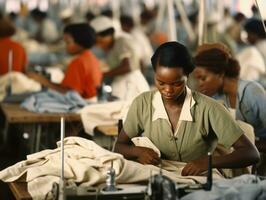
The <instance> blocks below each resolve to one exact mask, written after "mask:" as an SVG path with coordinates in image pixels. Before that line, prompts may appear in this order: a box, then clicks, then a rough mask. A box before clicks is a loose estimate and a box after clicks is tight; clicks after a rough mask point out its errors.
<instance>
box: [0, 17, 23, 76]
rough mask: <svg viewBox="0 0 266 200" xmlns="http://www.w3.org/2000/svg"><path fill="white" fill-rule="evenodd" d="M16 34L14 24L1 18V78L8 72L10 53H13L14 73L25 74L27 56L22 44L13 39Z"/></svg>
mask: <svg viewBox="0 0 266 200" xmlns="http://www.w3.org/2000/svg"><path fill="white" fill-rule="evenodd" d="M15 32H16V29H15V27H14V26H13V25H12V23H11V22H10V21H9V20H8V19H6V18H4V17H0V76H1V75H4V74H6V73H7V72H8V64H9V63H8V62H9V61H8V60H9V52H10V51H12V54H13V56H12V58H13V59H12V71H17V72H25V71H26V65H27V54H26V51H25V49H24V48H23V47H22V45H21V44H19V43H18V42H15V41H13V40H12V39H11V36H12V35H14V34H15Z"/></svg>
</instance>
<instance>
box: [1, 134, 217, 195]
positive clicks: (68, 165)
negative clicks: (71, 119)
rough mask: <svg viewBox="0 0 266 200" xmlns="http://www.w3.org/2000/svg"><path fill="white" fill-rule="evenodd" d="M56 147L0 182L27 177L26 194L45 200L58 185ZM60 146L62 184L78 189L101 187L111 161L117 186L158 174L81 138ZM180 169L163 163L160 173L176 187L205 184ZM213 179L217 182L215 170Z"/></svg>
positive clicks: (4, 173)
mask: <svg viewBox="0 0 266 200" xmlns="http://www.w3.org/2000/svg"><path fill="white" fill-rule="evenodd" d="M57 145H58V148H56V149H54V150H43V151H41V152H38V153H35V154H31V155H28V156H27V160H24V161H21V162H19V163H17V164H15V165H13V166H10V167H8V168H6V169H4V170H3V171H1V172H0V179H1V180H2V181H5V182H12V181H15V180H18V179H19V178H20V177H22V176H23V175H25V174H26V173H27V177H26V182H27V183H28V191H29V193H30V194H31V196H32V197H33V199H45V196H46V195H47V194H48V193H49V192H50V191H51V189H52V184H53V183H54V182H56V183H59V179H60V170H61V164H60V163H61V158H60V142H58V143H57ZM64 145H65V146H64V149H65V151H64V153H65V162H64V165H65V167H64V174H65V179H66V182H68V183H73V182H75V183H76V184H77V185H80V186H82V187H84V186H92V185H98V184H101V183H104V182H105V180H106V174H107V170H108V169H109V168H110V166H111V161H113V167H114V169H115V172H116V182H117V183H118V184H119V183H137V182H143V181H147V180H149V178H150V175H151V174H152V175H155V174H158V173H159V170H160V169H159V168H158V167H156V166H152V165H142V164H140V163H136V162H133V161H129V160H126V159H124V158H123V156H122V155H120V154H117V153H112V152H110V151H108V150H105V149H103V148H102V147H100V146H98V145H97V144H96V143H94V142H93V141H91V140H87V139H84V138H79V137H68V138H65V140H64ZM184 165H185V163H179V162H174V161H163V163H162V168H163V170H162V173H163V175H165V176H167V177H169V178H171V179H172V180H174V181H176V182H178V183H187V184H193V183H204V182H206V177H204V176H202V177H200V176H193V177H192V176H187V177H183V176H181V175H180V174H181V171H182V168H183V167H184ZM166 170H168V171H166ZM214 178H215V179H219V178H221V176H220V175H219V173H218V172H217V171H215V170H214ZM48 196H49V195H48Z"/></svg>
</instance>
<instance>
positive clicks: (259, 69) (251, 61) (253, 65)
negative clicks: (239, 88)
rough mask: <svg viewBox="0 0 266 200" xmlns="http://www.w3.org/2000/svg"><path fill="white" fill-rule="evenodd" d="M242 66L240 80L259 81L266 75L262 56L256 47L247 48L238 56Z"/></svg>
mask: <svg viewBox="0 0 266 200" xmlns="http://www.w3.org/2000/svg"><path fill="white" fill-rule="evenodd" d="M236 59H237V60H238V61H239V64H240V67H241V68H240V78H241V79H243V80H254V81H257V80H259V78H260V76H261V75H262V74H265V73H266V71H265V70H266V67H265V63H264V60H263V57H262V55H261V54H260V52H259V51H258V50H257V49H256V48H255V47H246V48H245V49H243V50H242V51H240V52H239V53H238V54H237V55H236Z"/></svg>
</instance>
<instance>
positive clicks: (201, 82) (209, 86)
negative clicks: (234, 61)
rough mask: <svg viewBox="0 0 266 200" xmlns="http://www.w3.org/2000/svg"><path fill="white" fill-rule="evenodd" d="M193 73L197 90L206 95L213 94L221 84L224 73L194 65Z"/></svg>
mask: <svg viewBox="0 0 266 200" xmlns="http://www.w3.org/2000/svg"><path fill="white" fill-rule="evenodd" d="M193 74H194V77H195V79H196V81H197V89H198V91H199V92H201V93H203V94H205V95H207V96H212V95H214V94H215V93H217V92H218V91H219V90H220V89H221V88H222V86H223V77H224V75H222V74H216V73H213V72H211V71H208V70H207V69H206V68H204V67H196V68H195V69H194V72H193Z"/></svg>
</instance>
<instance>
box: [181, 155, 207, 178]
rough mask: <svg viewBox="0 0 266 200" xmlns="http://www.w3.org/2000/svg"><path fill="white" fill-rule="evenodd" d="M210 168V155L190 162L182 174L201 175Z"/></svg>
mask: <svg viewBox="0 0 266 200" xmlns="http://www.w3.org/2000/svg"><path fill="white" fill-rule="evenodd" d="M207 170H208V156H204V157H202V158H200V159H197V160H193V161H191V162H188V163H187V164H186V166H185V167H184V168H183V170H182V172H181V175H182V176H199V175H202V173H203V172H205V171H207Z"/></svg>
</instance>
